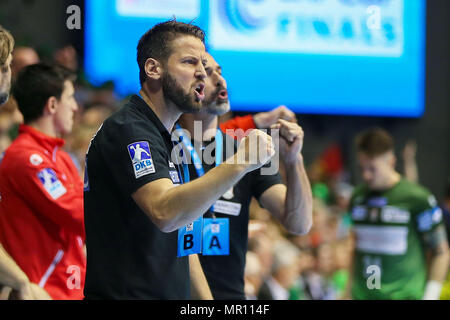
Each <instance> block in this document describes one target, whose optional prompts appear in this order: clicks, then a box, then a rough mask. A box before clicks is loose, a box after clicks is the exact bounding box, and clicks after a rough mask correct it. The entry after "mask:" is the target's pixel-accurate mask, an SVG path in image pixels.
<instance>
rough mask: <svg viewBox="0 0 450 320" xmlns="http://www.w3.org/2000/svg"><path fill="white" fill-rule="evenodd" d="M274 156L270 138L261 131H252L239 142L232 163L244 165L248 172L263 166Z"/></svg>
mask: <svg viewBox="0 0 450 320" xmlns="http://www.w3.org/2000/svg"><path fill="white" fill-rule="evenodd" d="M274 154H275V147H274V144H273V142H272V137H271V136H269V135H268V134H266V133H265V132H263V131H261V130H252V131H251V132H250V134H249V135H248V136H246V137H245V138H244V139H242V140H241V141H240V144H239V148H238V150H237V152H236V154H235V156H234V157H233V158H234V159H233V160H234V161H235V162H234V163H237V164H240V165H244V166H245V167H246V171H247V172H250V171H253V170H256V169H259V168H260V167H262V166H263V165H265V164H266V163H267V162H269V160H270V159H271V158H272V157H273V156H274Z"/></svg>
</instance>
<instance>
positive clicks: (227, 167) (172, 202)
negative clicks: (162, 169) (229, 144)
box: [159, 164, 246, 232]
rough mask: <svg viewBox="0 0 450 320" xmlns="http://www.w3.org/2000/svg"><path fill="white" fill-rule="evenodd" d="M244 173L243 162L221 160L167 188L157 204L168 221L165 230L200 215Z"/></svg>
mask: <svg viewBox="0 0 450 320" xmlns="http://www.w3.org/2000/svg"><path fill="white" fill-rule="evenodd" d="M245 173H246V171H245V167H244V166H240V165H231V164H222V165H220V166H218V167H216V168H214V169H212V170H210V171H208V173H206V174H205V175H204V176H203V177H201V178H199V179H196V180H194V181H192V182H189V183H187V184H185V185H181V186H179V187H176V188H173V189H170V190H169V191H167V192H166V193H165V195H164V197H163V199H164V200H163V201H162V202H161V206H160V208H159V211H160V212H162V213H163V214H164V219H165V220H166V221H167V222H168V223H167V229H168V231H167V232H171V231H174V230H177V229H179V228H181V227H183V226H185V225H187V224H189V223H191V222H192V221H194V220H196V219H197V218H198V217H200V216H201V215H202V214H203V213H205V212H206V211H207V210H208V209H209V208H210V207H211V206H212V205H213V204H214V202H216V201H217V200H218V199H219V198H220V197H221V196H222V195H223V194H224V193H225V192H226V191H227V190H229V189H230V188H231V187H232V186H233V185H235V184H236V183H237V182H238V181H239V180H240V179H241V178H242V177H243V176H244V175H245Z"/></svg>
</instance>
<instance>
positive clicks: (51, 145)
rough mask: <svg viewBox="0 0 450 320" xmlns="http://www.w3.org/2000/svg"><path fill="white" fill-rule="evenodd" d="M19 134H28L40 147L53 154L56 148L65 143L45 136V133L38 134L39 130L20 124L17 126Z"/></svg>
mask: <svg viewBox="0 0 450 320" xmlns="http://www.w3.org/2000/svg"><path fill="white" fill-rule="evenodd" d="M19 133H24V134H28V135H29V136H31V137H32V138H33V139H34V140H35V141H36V142H37V143H38V144H39V145H40V146H42V147H44V148H45V149H46V150H48V151H50V152H53V150H54V149H55V148H56V147H58V148H61V147H62V146H63V145H64V143H65V141H64V140H63V139H60V138H54V137H50V136H48V135H46V134H45V133H42V132H40V131H39V130H37V129H35V128H33V127H31V126H28V125H25V124H21V125H20V126H19Z"/></svg>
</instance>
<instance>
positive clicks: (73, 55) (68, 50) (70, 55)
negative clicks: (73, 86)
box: [53, 45, 78, 73]
mask: <svg viewBox="0 0 450 320" xmlns="http://www.w3.org/2000/svg"><path fill="white" fill-rule="evenodd" d="M53 60H54V61H55V63H57V64H58V65H60V66H63V67H64V68H66V69H69V70H70V71H72V72H74V73H76V72H77V71H78V54H77V51H76V50H75V48H74V47H73V46H71V45H68V46H65V47H62V48H60V49H58V50H56V51H55V53H54V54H53Z"/></svg>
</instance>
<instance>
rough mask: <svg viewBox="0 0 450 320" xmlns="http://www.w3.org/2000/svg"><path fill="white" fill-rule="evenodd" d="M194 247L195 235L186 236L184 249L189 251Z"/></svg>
mask: <svg viewBox="0 0 450 320" xmlns="http://www.w3.org/2000/svg"><path fill="white" fill-rule="evenodd" d="M193 247H194V235H192V234H185V235H184V239H183V249H184V250H189V249H192V248H193Z"/></svg>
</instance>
